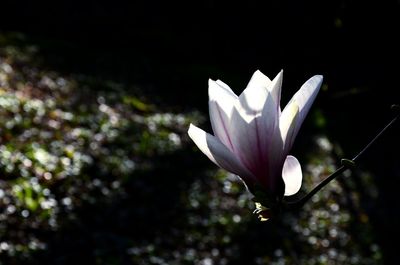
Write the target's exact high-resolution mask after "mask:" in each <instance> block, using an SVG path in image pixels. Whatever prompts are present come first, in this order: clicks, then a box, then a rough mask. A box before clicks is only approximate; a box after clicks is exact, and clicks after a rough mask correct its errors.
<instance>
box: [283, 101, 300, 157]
mask: <svg viewBox="0 0 400 265" xmlns="http://www.w3.org/2000/svg"><path fill="white" fill-rule="evenodd" d="M298 117H299V106H298V105H297V104H296V101H295V100H294V101H293V102H292V103H291V104H290V105H288V106H287V107H286V108H285V109H284V110H283V112H282V114H281V116H280V117H279V129H280V135H281V139H282V143H283V155H284V156H286V155H287V153H288V152H289V150H290V149H291V148H292V144H293V142H294V136H295V135H294V134H295V132H296V125H297V120H298Z"/></svg>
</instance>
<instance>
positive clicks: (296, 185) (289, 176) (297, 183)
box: [282, 155, 303, 196]
mask: <svg viewBox="0 0 400 265" xmlns="http://www.w3.org/2000/svg"><path fill="white" fill-rule="evenodd" d="M282 178H283V181H284V182H285V196H290V195H294V194H296V193H297V192H298V191H299V190H300V188H301V181H302V178H303V174H302V173H301V166H300V163H299V161H298V160H297V159H296V158H295V157H294V156H290V155H289V156H287V157H286V160H285V164H284V165H283V169H282Z"/></svg>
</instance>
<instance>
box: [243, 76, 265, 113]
mask: <svg viewBox="0 0 400 265" xmlns="http://www.w3.org/2000/svg"><path fill="white" fill-rule="evenodd" d="M270 84H271V80H270V79H269V78H268V77H267V76H265V75H264V74H263V73H261V72H260V71H258V70H257V71H256V72H255V73H254V74H253V76H252V77H251V79H250V81H249V83H248V85H247V87H246V89H245V90H244V91H243V92H242V93H241V94H240V96H239V101H240V105H241V107H242V109H243V110H244V111H245V112H246V113H247V114H249V115H255V114H257V113H260V112H261V111H262V109H263V108H264V105H265V103H266V100H267V98H268V95H269V91H268V89H267V87H268V86H269V85H270Z"/></svg>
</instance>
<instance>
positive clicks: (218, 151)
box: [188, 124, 254, 183]
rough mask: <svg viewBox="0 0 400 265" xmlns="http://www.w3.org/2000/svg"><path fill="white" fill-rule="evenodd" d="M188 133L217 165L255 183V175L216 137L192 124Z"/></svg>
mask: <svg viewBox="0 0 400 265" xmlns="http://www.w3.org/2000/svg"><path fill="white" fill-rule="evenodd" d="M188 134H189V136H190V138H191V139H192V140H193V142H194V143H195V144H196V145H197V147H198V148H199V149H200V150H201V151H202V152H203V153H204V154H205V155H206V156H207V157H208V158H209V159H210V160H211V161H212V162H214V163H215V164H216V165H217V166H219V167H221V168H223V169H225V170H227V171H229V172H232V173H234V174H237V175H239V176H240V177H241V178H242V179H243V180H244V181H246V182H250V183H253V180H254V176H253V175H252V174H251V173H250V171H249V170H247V168H246V167H244V166H243V165H242V163H241V161H240V160H239V159H237V158H236V157H235V155H234V154H233V153H232V152H231V151H230V150H229V149H228V148H227V147H225V145H223V144H222V143H221V142H220V141H219V140H218V139H217V138H216V137H214V136H212V135H211V134H208V133H206V132H205V131H203V130H202V129H200V128H198V127H196V126H195V125H193V124H190V126H189V130H188Z"/></svg>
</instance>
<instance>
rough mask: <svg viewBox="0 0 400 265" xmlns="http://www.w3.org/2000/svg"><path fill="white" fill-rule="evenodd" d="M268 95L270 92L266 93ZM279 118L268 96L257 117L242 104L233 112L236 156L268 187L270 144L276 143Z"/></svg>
mask: <svg viewBox="0 0 400 265" xmlns="http://www.w3.org/2000/svg"><path fill="white" fill-rule="evenodd" d="M267 93H268V92H267ZM277 119H278V114H277V110H276V108H275V105H274V100H273V99H272V96H271V95H270V94H269V93H268V94H267V98H266V102H265V103H264V106H263V108H262V109H261V111H260V112H259V113H258V112H257V113H252V112H248V111H247V110H246V109H244V108H243V107H242V105H241V104H240V103H238V104H236V106H235V108H234V109H233V114H232V119H231V126H232V132H231V136H232V138H231V139H232V143H233V146H234V152H235V154H236V156H237V157H238V158H239V159H240V160H241V161H242V163H243V164H244V165H245V166H246V167H247V168H248V169H249V170H250V171H251V172H252V173H253V175H255V176H256V177H257V178H258V180H259V181H260V182H263V184H266V185H267V184H268V183H267V179H266V177H268V175H269V174H268V168H269V160H268V159H269V156H272V155H275V154H270V153H269V144H270V142H271V141H273V135H274V129H275V126H276V124H277Z"/></svg>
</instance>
